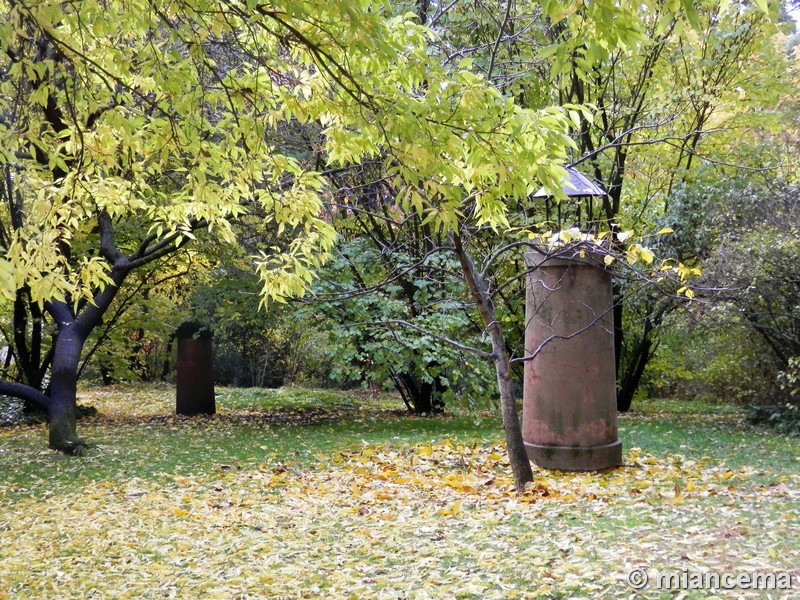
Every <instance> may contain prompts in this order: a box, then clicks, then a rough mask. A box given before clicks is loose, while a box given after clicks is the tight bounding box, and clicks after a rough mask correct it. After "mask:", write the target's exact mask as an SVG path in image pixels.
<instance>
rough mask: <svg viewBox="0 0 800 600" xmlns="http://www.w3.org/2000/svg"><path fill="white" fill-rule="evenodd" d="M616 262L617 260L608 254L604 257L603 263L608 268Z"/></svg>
mask: <svg viewBox="0 0 800 600" xmlns="http://www.w3.org/2000/svg"><path fill="white" fill-rule="evenodd" d="M614 260H615V259H614V257H613V256H611V255H610V254H606V255H605V256H604V257H603V262H604V263H605V264H606V266H608V265H610V264H611V263H613V262H614Z"/></svg>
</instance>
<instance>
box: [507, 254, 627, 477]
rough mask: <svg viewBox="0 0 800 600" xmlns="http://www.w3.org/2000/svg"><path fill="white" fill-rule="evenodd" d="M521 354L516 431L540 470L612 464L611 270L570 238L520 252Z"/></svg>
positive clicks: (618, 453)
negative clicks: (561, 244) (523, 291)
mask: <svg viewBox="0 0 800 600" xmlns="http://www.w3.org/2000/svg"><path fill="white" fill-rule="evenodd" d="M525 265H526V266H527V267H528V268H529V269H530V271H529V274H528V284H527V296H526V311H525V323H526V326H525V350H526V356H531V355H533V354H535V358H533V359H532V360H528V361H527V362H526V363H525V375H524V390H523V422H522V436H523V439H524V441H525V448H526V450H527V453H528V456H529V457H530V459H531V460H532V461H533V462H535V463H536V464H537V465H539V466H541V467H544V468H548V469H561V470H577V471H591V470H598V469H603V468H608V467H613V466H616V465H619V464H620V463H621V462H622V443H621V442H620V441H619V439H618V438H617V404H616V370H615V362H614V325H613V317H612V308H613V295H612V289H611V273H610V272H609V271H608V270H607V269H606V268H605V265H604V263H603V254H602V252H601V251H600V249H599V248H595V247H593V246H590V245H587V244H585V243H578V244H574V245H571V246H567V247H566V248H561V249H560V250H558V251H550V252H548V251H547V250H545V249H537V250H535V251H533V252H528V253H526V254H525Z"/></svg>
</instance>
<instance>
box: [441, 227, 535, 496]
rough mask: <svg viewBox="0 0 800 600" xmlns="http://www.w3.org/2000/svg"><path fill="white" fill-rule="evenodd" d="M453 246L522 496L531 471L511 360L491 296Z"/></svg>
mask: <svg viewBox="0 0 800 600" xmlns="http://www.w3.org/2000/svg"><path fill="white" fill-rule="evenodd" d="M453 243H454V246H455V252H456V255H457V256H458V260H459V262H460V263H461V268H462V270H463V272H464V280H465V281H466V283H467V286H468V287H469V290H470V293H471V294H472V297H473V300H474V301H475V305H476V307H477V308H478V312H479V313H480V315H481V319H482V320H483V322H484V324H485V326H486V331H487V332H488V333H489V338H490V339H491V341H492V358H493V360H494V366H495V372H496V373H497V388H498V391H499V392H500V411H501V413H502V416H503V430H504V432H505V438H506V450H507V451H508V458H509V461H510V462H511V471H512V472H513V474H514V484H515V485H516V488H517V493H522V491H523V489H524V488H525V484H526V483H529V482H531V481H533V469H531V462H530V459H529V458H528V453H527V452H526V451H525V442H524V440H523V439H522V427H521V426H520V422H519V411H518V410H517V399H516V396H515V395H514V385H513V382H512V378H511V360H510V358H509V355H508V352H507V351H506V343H505V340H504V339H503V331H502V329H501V328H500V322H499V321H498V320H497V317H496V315H495V312H494V305H493V303H492V298H491V295H490V294H489V291H488V289H487V287H486V284H485V282H484V281H483V280H482V279H481V277H480V274H479V273H478V270H477V269H476V268H475V264H474V263H473V262H472V257H470V255H469V253H468V252H467V250H466V248H464V246H463V245H462V243H461V238H459V236H457V235H453Z"/></svg>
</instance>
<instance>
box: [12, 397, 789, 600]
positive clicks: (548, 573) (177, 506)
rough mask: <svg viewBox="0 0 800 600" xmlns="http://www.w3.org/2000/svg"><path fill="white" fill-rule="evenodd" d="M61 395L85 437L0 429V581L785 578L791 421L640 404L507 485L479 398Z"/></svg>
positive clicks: (290, 594)
mask: <svg viewBox="0 0 800 600" xmlns="http://www.w3.org/2000/svg"><path fill="white" fill-rule="evenodd" d="M81 401H82V403H84V404H90V405H93V406H95V407H97V409H98V410H99V414H98V416H96V417H92V418H88V419H85V420H83V421H81V423H80V425H79V428H80V433H81V434H82V435H83V436H84V437H86V438H87V440H89V441H90V442H93V443H95V444H97V447H96V448H95V449H94V450H92V451H91V452H90V453H89V455H88V456H86V457H81V458H74V457H65V456H62V455H60V454H57V453H53V452H50V451H49V450H47V449H46V430H45V428H44V427H43V426H16V427H5V428H0V599H4V598H64V599H67V598H171V597H176V598H265V597H266V598H281V597H283V598H387V599H389V598H391V599H397V598H420V599H423V598H476V599H477V598H537V597H542V598H568V597H579V598H631V597H644V598H675V597H678V596H679V592H678V591H676V590H674V589H673V590H665V589H658V587H659V586H658V583H659V582H658V579H659V575H663V574H676V575H678V576H681V575H682V576H683V577H684V580H686V581H690V580H689V578H690V577H695V578H697V577H700V575H699V574H701V573H714V574H719V575H723V574H724V573H728V572H730V573H736V574H740V575H743V576H745V577H747V576H750V575H753V574H756V573H760V574H767V573H772V572H781V573H790V574H791V576H792V581H791V583H792V586H793V589H791V590H778V591H773V592H767V591H745V590H742V591H731V590H724V591H712V590H689V591H688V592H687V593H686V595H684V596H681V597H688V598H706V597H738V596H739V595H742V596H744V597H765V598H766V597H781V598H788V597H798V598H800V560H799V559H800V549H799V548H800V544H798V541H797V532H798V531H800V474H798V473H799V472H800V439H799V438H797V437H787V436H783V435H777V434H774V433H771V432H769V431H766V430H762V429H756V428H753V427H750V426H747V425H744V424H743V419H742V417H741V415H740V413H739V412H737V411H736V410H735V409H734V408H731V407H727V406H715V405H707V404H699V403H678V402H672V401H670V402H664V401H661V402H654V401H653V402H646V403H640V404H638V405H636V406H635V407H634V408H635V410H636V412H635V413H633V414H629V415H623V416H622V417H621V418H620V432H621V433H620V436H621V438H622V440H623V444H624V446H625V448H626V451H625V457H624V458H625V465H624V466H622V467H620V468H618V469H614V470H610V471H607V472H602V473H593V474H587V473H559V472H548V471H537V472H536V477H537V479H536V482H535V483H534V484H533V485H531V486H530V487H529V488H528V489H527V490H526V491H525V494H524V495H522V496H518V495H516V494H515V493H514V491H513V487H512V485H511V474H510V470H509V467H508V463H507V461H506V459H505V452H504V449H503V446H502V432H501V427H500V423H499V421H498V419H497V418H496V417H493V416H483V417H482V418H481V419H480V420H477V419H476V417H475V416H474V415H472V416H471V415H458V414H456V415H447V416H445V417H438V418H434V419H426V418H419V417H409V416H406V415H403V414H400V413H398V409H399V408H401V403H400V402H399V401H397V400H389V399H386V398H377V399H376V398H370V397H367V396H365V395H363V394H357V395H355V396H352V395H347V394H343V393H338V392H330V391H320V390H306V389H299V388H298V389H284V390H276V391H265V390H236V389H224V388H222V389H219V390H218V399H217V407H218V411H219V413H218V414H217V415H216V416H214V417H196V418H178V417H175V416H174V415H172V414H171V412H172V411H173V409H174V391H173V389H172V388H170V387H127V388H126V387H115V388H99V389H91V390H85V391H84V392H82V393H81ZM637 568H642V569H645V570H646V571H647V573H648V575H649V576H650V581H649V583H648V585H646V586H645V587H644V588H643V589H641V590H636V589H633V588H632V587H631V586H629V585H628V583H627V577H628V574H629V573H631V571H632V570H633V569H637ZM782 577H783V576H779V577H778V578H776V579H775V581H776V582H777V583H783V582H784V580H783V579H782ZM694 581H695V582H696V581H697V579H694ZM662 583H664V582H663V581H662ZM662 587H663V586H662Z"/></svg>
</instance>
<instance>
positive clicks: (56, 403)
mask: <svg viewBox="0 0 800 600" xmlns="http://www.w3.org/2000/svg"><path fill="white" fill-rule="evenodd" d="M84 341H85V340H84V339H83V337H82V336H79V335H78V332H77V331H76V327H75V326H74V325H71V324H67V325H63V326H62V328H61V330H60V332H59V336H58V341H57V342H56V347H55V352H54V354H53V368H52V373H51V379H50V402H49V405H48V410H47V414H48V417H49V422H50V430H49V442H50V447H51V448H52V449H53V450H58V451H60V452H64V453H65V454H82V453H83V451H84V450H85V449H86V448H87V447H88V446H87V444H86V442H84V441H83V440H82V439H81V438H79V437H78V431H77V418H78V403H77V387H78V365H79V363H80V357H81V351H82V350H83V344H84Z"/></svg>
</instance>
